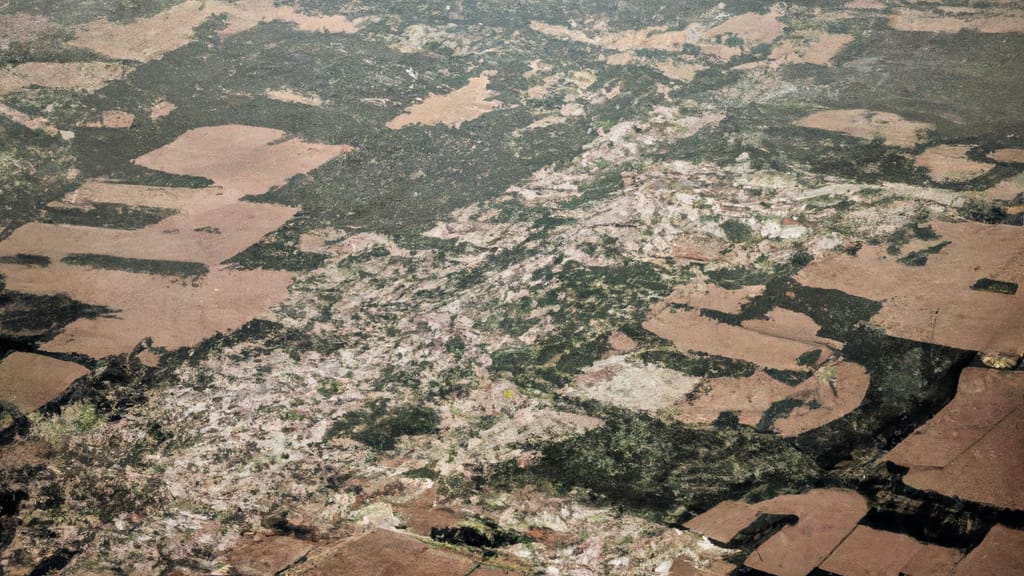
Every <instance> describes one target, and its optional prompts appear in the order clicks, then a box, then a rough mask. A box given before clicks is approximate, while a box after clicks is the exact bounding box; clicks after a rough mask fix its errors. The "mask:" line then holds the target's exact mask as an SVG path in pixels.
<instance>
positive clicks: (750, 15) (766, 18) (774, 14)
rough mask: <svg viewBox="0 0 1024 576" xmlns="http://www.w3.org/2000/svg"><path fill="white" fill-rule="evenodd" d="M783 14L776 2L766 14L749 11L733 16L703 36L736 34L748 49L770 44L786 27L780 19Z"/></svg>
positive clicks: (714, 36) (713, 36) (712, 36)
mask: <svg viewBox="0 0 1024 576" xmlns="http://www.w3.org/2000/svg"><path fill="white" fill-rule="evenodd" d="M782 15H783V11H782V8H781V7H780V6H779V5H778V4H775V5H773V6H772V7H771V9H770V10H769V11H768V12H766V13H764V14H758V13H756V12H747V13H745V14H740V15H739V16H733V17H732V18H730V19H728V20H726V21H725V22H723V23H721V24H719V25H718V26H715V27H713V28H710V29H708V30H706V31H705V32H704V34H703V36H704V37H705V38H716V37H719V36H723V37H727V36H734V37H736V38H739V39H741V40H743V45H744V46H745V47H746V48H748V49H749V48H752V47H754V46H757V45H758V44H770V43H772V42H774V41H775V39H776V38H778V37H779V36H782V32H783V30H784V29H785V25H784V24H783V23H782V22H781V21H779V17H780V16H782Z"/></svg>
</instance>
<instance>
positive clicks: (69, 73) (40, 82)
mask: <svg viewBox="0 0 1024 576" xmlns="http://www.w3.org/2000/svg"><path fill="white" fill-rule="evenodd" d="M132 70H133V68H132V67H130V66H125V65H124V64H116V63H113V62H26V63H24V64H18V65H17V66H13V67H11V68H4V69H3V70H0V94H9V93H11V92H16V91H18V90H21V89H23V88H30V87H32V86H38V87H40V88H66V89H69V90H84V91H86V92H95V91H96V90H99V89H100V88H102V87H103V86H105V85H106V84H107V82H111V81H113V80H120V79H122V78H124V77H125V76H127V75H128V74H129V73H130V72H131V71H132Z"/></svg>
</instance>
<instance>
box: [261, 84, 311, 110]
mask: <svg viewBox="0 0 1024 576" xmlns="http://www.w3.org/2000/svg"><path fill="white" fill-rule="evenodd" d="M266 95H267V98H270V99H271V100H277V101H278V102H290V103H292V104H305V105H306V106H323V104H324V101H323V100H321V99H320V97H319V96H317V95H316V94H300V93H298V92H295V91H294V90H289V89H287V88H282V89H280V90H267V92H266Z"/></svg>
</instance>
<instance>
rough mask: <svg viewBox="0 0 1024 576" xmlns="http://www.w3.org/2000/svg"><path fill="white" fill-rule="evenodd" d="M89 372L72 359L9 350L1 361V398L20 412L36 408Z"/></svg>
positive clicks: (23, 412)
mask: <svg viewBox="0 0 1024 576" xmlns="http://www.w3.org/2000/svg"><path fill="white" fill-rule="evenodd" d="M88 373H89V370H88V369H87V368H86V367H85V366H82V365H80V364H75V363H74V362H65V361H63V360H57V359H55V358H50V357H49V356H43V355H41V354H31V353H28V352H12V353H11V354H9V355H8V356H7V357H6V358H4V359H3V360H2V361H0V400H2V401H4V402H10V403H11V404H14V406H15V407H16V408H17V409H18V410H19V411H20V412H21V413H22V414H28V413H30V412H35V411H36V410H38V409H39V407H41V406H43V405H44V404H46V403H47V402H49V401H51V400H53V399H54V398H57V397H58V396H60V395H61V394H63V393H64V391H65V390H67V388H68V386H70V385H71V383H72V382H74V381H75V380H78V379H79V378H81V377H82V376H85V375H86V374H88Z"/></svg>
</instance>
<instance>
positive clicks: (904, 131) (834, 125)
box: [795, 109, 934, 148]
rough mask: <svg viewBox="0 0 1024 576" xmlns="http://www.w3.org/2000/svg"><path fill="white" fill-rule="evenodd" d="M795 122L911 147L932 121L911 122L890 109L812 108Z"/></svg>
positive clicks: (929, 127)
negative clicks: (822, 109)
mask: <svg viewBox="0 0 1024 576" xmlns="http://www.w3.org/2000/svg"><path fill="white" fill-rule="evenodd" d="M795 124H796V125H797V126H803V127H805V128H817V129H819V130H828V131H830V132H842V133H844V134H849V135H850V136H855V137H857V138H864V139H865V140H873V139H875V138H881V139H882V140H884V141H885V143H886V144H888V145H890V146H900V147H903V148H912V147H914V146H915V145H917V144H919V143H921V142H923V141H924V140H925V138H926V137H927V135H926V133H927V131H928V130H931V129H933V128H934V126H933V125H931V124H928V123H925V122H913V121H910V120H906V119H904V118H901V117H900V116H898V115H896V114H892V113H889V112H874V111H871V110H861V109H854V110H824V111H822V112H815V113H813V114H810V115H808V116H805V117H803V118H801V119H800V120H797V121H796V122H795Z"/></svg>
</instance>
